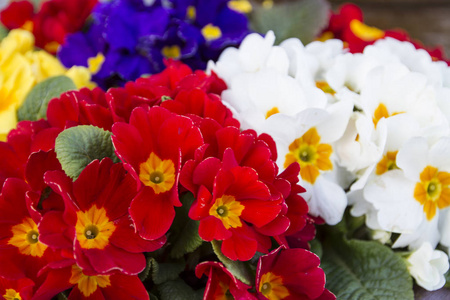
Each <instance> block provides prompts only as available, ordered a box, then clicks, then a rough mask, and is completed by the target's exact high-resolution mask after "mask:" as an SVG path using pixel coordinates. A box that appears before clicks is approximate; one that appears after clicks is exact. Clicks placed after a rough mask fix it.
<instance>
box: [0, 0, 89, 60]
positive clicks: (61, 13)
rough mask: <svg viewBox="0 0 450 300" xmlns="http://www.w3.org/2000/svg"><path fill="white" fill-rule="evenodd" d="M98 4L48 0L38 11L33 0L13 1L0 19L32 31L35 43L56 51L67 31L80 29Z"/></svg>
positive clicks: (1, 14) (86, 0)
mask: <svg viewBox="0 0 450 300" xmlns="http://www.w3.org/2000/svg"><path fill="white" fill-rule="evenodd" d="M96 4H97V0H76V1H75V0H71V1H66V0H49V1H43V3H42V5H41V6H40V8H39V10H38V11H37V12H35V10H34V6H33V3H32V2H31V1H28V0H20V1H12V2H11V3H10V4H9V6H8V7H6V8H5V9H4V10H2V11H1V13H0V20H1V22H2V24H3V25H4V26H5V27H6V28H8V29H9V30H12V29H16V28H23V29H26V30H29V31H31V32H33V35H34V36H35V38H36V46H37V47H40V48H42V49H45V50H47V51H48V52H50V53H53V54H55V53H56V50H57V49H58V47H59V45H62V44H63V43H64V39H65V37H66V35H67V34H69V33H73V32H77V31H80V30H81V28H82V27H83V25H84V23H85V21H86V19H87V18H88V17H89V15H90V13H91V11H92V9H93V8H94V6H95V5H96Z"/></svg>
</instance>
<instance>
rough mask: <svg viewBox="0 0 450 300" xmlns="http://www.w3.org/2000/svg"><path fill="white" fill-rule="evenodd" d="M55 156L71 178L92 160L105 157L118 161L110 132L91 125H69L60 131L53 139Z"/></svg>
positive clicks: (77, 174) (78, 173)
mask: <svg viewBox="0 0 450 300" xmlns="http://www.w3.org/2000/svg"><path fill="white" fill-rule="evenodd" d="M55 151H56V157H57V158H58V160H59V162H60V163H61V166H62V169H63V170H64V172H66V174H67V176H69V177H71V178H72V179H73V180H75V179H77V178H78V176H79V175H80V173H81V171H82V170H83V169H84V168H85V167H86V166H87V165H88V164H89V163H90V162H91V161H93V160H95V159H98V160H101V159H103V158H105V157H109V158H111V159H112V160H113V161H114V162H118V161H119V160H118V158H117V157H116V155H115V154H114V146H113V144H112V141H111V132H109V131H106V130H103V129H102V128H99V127H95V126H92V125H80V126H76V127H71V128H68V129H66V130H64V131H63V132H61V133H60V134H59V135H58V137H57V138H56V141H55Z"/></svg>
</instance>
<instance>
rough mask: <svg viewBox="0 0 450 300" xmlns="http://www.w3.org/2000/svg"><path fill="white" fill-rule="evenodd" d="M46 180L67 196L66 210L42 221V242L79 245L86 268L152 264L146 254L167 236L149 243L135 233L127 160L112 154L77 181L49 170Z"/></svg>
mask: <svg viewBox="0 0 450 300" xmlns="http://www.w3.org/2000/svg"><path fill="white" fill-rule="evenodd" d="M45 181H46V183H47V184H48V185H49V186H50V187H51V188H52V189H53V190H54V191H55V192H57V193H59V194H60V195H61V196H62V197H63V199H64V202H65V210H64V212H57V211H52V212H49V213H47V214H46V215H45V216H44V218H43V220H42V222H41V224H40V225H39V230H40V231H41V234H42V240H43V241H45V243H47V244H48V245H50V246H52V247H55V248H62V249H63V248H65V247H70V248H71V249H73V251H74V256H75V258H76V262H77V264H78V265H79V266H80V267H81V268H82V269H83V270H84V271H87V272H90V273H100V274H104V273H107V272H110V271H112V270H120V271H121V272H123V273H125V274H131V275H134V274H137V273H139V272H141V271H142V270H143V269H144V267H145V264H146V261H145V257H144V255H143V254H142V252H149V251H154V250H156V249H159V248H160V247H162V245H163V244H164V243H165V237H162V238H159V239H156V240H153V241H147V240H143V239H141V238H140V237H139V235H137V234H136V233H135V231H134V228H133V227H132V223H131V220H130V218H129V214H128V207H129V205H130V202H131V199H132V198H133V197H134V196H135V195H136V182H135V181H134V179H133V178H132V177H131V175H130V174H128V173H126V171H125V170H124V168H123V166H122V164H113V163H112V161H111V160H110V159H109V158H105V159H103V160H102V161H101V162H99V161H98V160H95V161H93V162H91V163H90V164H89V165H88V166H86V168H85V169H84V170H83V171H82V172H81V174H80V176H79V177H78V179H77V180H76V181H75V182H72V180H71V179H69V178H68V177H67V176H66V175H65V174H64V173H62V172H58V171H50V172H47V173H46V174H45ZM55 224H58V226H55ZM64 224H65V225H64ZM55 227H56V228H55ZM58 233H59V234H58ZM72 245H73V246H72ZM72 247H73V248H72Z"/></svg>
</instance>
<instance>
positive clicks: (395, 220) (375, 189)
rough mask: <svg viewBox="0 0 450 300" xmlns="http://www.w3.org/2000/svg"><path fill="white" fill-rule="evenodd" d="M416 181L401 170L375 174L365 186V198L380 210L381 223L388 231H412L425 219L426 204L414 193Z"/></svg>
mask: <svg viewBox="0 0 450 300" xmlns="http://www.w3.org/2000/svg"><path fill="white" fill-rule="evenodd" d="M414 184H415V183H414V182H412V181H410V180H408V179H407V178H406V177H405V176H404V175H403V172H402V171H401V170H393V171H390V172H387V173H385V174H383V175H381V176H378V177H375V178H374V179H373V180H372V181H370V182H368V183H367V185H366V187H365V188H364V198H365V199H366V200H367V201H369V202H370V203H372V205H373V206H374V207H375V209H377V210H378V223H379V224H380V226H381V228H382V229H383V230H386V231H392V232H398V233H409V232H413V231H414V230H416V229H417V227H418V226H419V225H420V223H421V221H422V219H423V210H422V206H421V205H420V203H419V202H418V201H416V200H415V199H414V197H413V192H414Z"/></svg>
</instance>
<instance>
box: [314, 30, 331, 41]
mask: <svg viewBox="0 0 450 300" xmlns="http://www.w3.org/2000/svg"><path fill="white" fill-rule="evenodd" d="M331 39H334V34H333V32H331V31H325V32H324V33H322V34H321V35H320V36H319V37H318V38H316V41H319V42H325V41H328V40H331Z"/></svg>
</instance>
